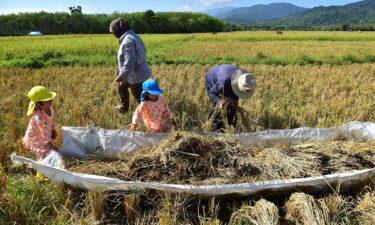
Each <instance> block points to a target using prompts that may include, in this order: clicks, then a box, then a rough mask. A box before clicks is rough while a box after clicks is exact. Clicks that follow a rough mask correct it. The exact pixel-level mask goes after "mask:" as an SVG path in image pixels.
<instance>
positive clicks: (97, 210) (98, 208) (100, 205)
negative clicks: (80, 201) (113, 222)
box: [88, 191, 106, 221]
mask: <svg viewBox="0 0 375 225" xmlns="http://www.w3.org/2000/svg"><path fill="white" fill-rule="evenodd" d="M88 195H89V201H90V206H91V212H92V215H93V217H94V219H95V220H97V221H100V220H101V219H102V218H103V216H104V210H105V199H106V197H105V193H104V192H102V191H89V192H88Z"/></svg>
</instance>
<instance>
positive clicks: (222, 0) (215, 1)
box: [199, 0, 233, 7]
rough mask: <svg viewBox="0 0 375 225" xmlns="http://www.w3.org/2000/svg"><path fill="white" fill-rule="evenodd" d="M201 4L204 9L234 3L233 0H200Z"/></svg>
mask: <svg viewBox="0 0 375 225" xmlns="http://www.w3.org/2000/svg"><path fill="white" fill-rule="evenodd" d="M199 2H200V4H201V5H202V6H204V7H209V6H220V5H227V4H229V3H232V2H233V0H199Z"/></svg>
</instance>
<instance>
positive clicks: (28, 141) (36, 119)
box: [23, 107, 56, 158]
mask: <svg viewBox="0 0 375 225" xmlns="http://www.w3.org/2000/svg"><path fill="white" fill-rule="evenodd" d="M53 115H54V112H53V109H52V107H51V116H48V115H47V114H46V113H45V112H44V111H42V110H36V111H35V113H34V115H33V116H32V117H31V118H30V121H29V125H28V126H27V130H26V134H25V137H24V138H23V144H24V146H25V147H26V148H28V149H30V150H31V151H34V152H36V154H37V155H38V157H39V158H40V157H41V156H42V155H45V154H46V153H47V152H48V151H49V150H51V149H50V147H49V145H48V143H49V142H51V141H52V130H56V128H55V123H54V121H53Z"/></svg>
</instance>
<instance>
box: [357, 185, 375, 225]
mask: <svg viewBox="0 0 375 225" xmlns="http://www.w3.org/2000/svg"><path fill="white" fill-rule="evenodd" d="M355 212H357V214H358V221H359V222H360V223H361V224H366V225H367V224H368V225H370V224H371V225H373V224H375V191H374V192H372V193H370V192H369V193H366V195H365V196H364V197H363V198H362V199H361V200H360V202H359V204H358V206H357V207H356V208H355Z"/></svg>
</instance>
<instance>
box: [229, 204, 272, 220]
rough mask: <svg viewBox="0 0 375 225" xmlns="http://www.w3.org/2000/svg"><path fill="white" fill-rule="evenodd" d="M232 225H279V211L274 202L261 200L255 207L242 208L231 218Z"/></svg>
mask: <svg viewBox="0 0 375 225" xmlns="http://www.w3.org/2000/svg"><path fill="white" fill-rule="evenodd" d="M229 224H230V225H245V224H246V225H247V224H248V225H278V224H279V209H278V208H277V207H276V206H275V204H273V203H272V202H269V201H266V200H264V199H261V200H259V201H258V202H256V203H255V205H254V206H242V207H241V209H239V210H238V211H237V212H235V213H233V214H232V216H231V218H230V222H229Z"/></svg>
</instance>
